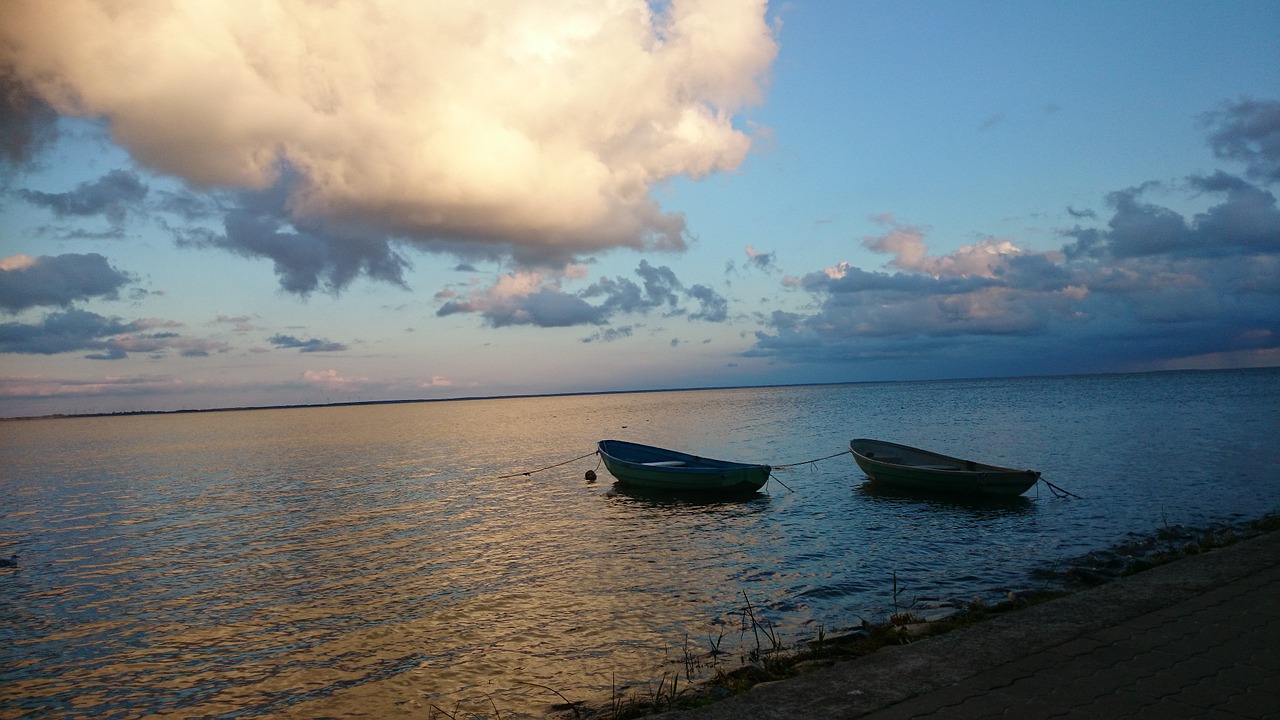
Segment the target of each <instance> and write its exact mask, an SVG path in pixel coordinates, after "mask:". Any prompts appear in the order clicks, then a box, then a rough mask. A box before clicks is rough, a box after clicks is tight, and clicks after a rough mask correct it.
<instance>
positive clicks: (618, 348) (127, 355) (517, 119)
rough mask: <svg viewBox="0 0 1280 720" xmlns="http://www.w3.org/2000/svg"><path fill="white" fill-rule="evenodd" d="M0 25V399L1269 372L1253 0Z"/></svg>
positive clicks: (60, 402) (31, 402)
mask: <svg viewBox="0 0 1280 720" xmlns="http://www.w3.org/2000/svg"><path fill="white" fill-rule="evenodd" d="M103 5H110V4H107V3H98V2H91V1H90V0H80V1H68V2H64V3H57V4H52V3H43V2H25V1H23V0H15V1H13V2H8V3H5V4H4V5H3V6H2V7H0V72H2V73H3V87H4V90H5V92H4V103H5V105H4V122H3V123H2V124H0V132H2V133H3V138H2V140H3V151H4V155H3V158H2V159H0V162H2V163H3V164H2V168H0V169H2V171H3V176H2V177H3V185H2V187H0V193H2V194H0V227H2V228H3V230H0V416H21V415H43V414H50V413H81V412H115V411H131V410H173V409H184V408H209V407H227V406H244V405H275V404H291V403H316V402H339V401H353V400H393V399H417V398H448V397H470V396H487V395H506V394H526V393H530V394H533V393H556V392H592V391H611V390H631V389H652V388H686V387H705V386H723V385H757V384H773V383H797V382H803V383H809V382H848V381H866V380H898V379H904V380H906V379H926V378H953V377H988V376H1008V375H1036V374H1059V373H1092V372H1117V371H1119V372H1124V371H1144V370H1160V369H1171V368H1220V367H1247V366H1272V365H1277V364H1280V210H1278V209H1277V207H1276V199H1275V194H1274V193H1275V189H1276V186H1277V182H1278V181H1280V44H1277V43H1276V42H1275V35H1276V30H1277V29H1278V28H1280V5H1277V4H1276V3H1274V2H1231V3H1202V2H1195V3H1193V2H1123V3H1115V2H1080V3H1050V2H1045V3H1037V2H1016V3H1015V2H823V3H816V2H813V3H810V2H788V3H770V4H767V5H766V4H764V3H752V2H738V1H736V0H716V1H713V0H702V1H697V2H681V1H673V2H669V3H653V4H650V3H646V2H643V1H640V2H633V1H631V0H618V1H617V2H613V3H597V2H576V1H573V2H571V1H568V0H566V1H564V2H559V1H555V2H551V1H549V2H543V3H532V4H531V3H516V2H489V1H486V2H476V3H466V2H461V3H460V2H451V3H438V4H437V3H417V2H397V1H393V0H387V1H386V2H379V3H351V4H328V5H324V6H316V5H309V4H305V3H288V2H279V3H251V4H247V5H244V6H237V5H236V4H235V3H222V2H218V3H213V2H211V3H207V4H205V3H198V2H192V3H186V4H183V5H181V6H179V7H178V9H164V8H160V9H157V8H154V7H150V6H147V8H148V9H144V6H141V5H139V6H131V7H126V8H125V9H123V10H120V9H119V8H117V9H116V10H113V11H111V12H108V11H106V10H104V9H103V7H102V6H103Z"/></svg>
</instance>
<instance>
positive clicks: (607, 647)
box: [0, 369, 1280, 718]
mask: <svg viewBox="0 0 1280 720" xmlns="http://www.w3.org/2000/svg"><path fill="white" fill-rule="evenodd" d="M861 436H869V437H879V438H884V439H891V440H896V441H900V442H904V443H907V444H912V445H922V446H926V447H930V448H934V449H938V450H942V451H952V452H953V454H959V455H964V456H968V457H974V458H976V459H981V460H986V461H990V462H996V463H1004V464H1010V465H1021V466H1030V467H1034V468H1036V469H1039V470H1041V471H1042V472H1043V473H1044V477H1045V478H1046V479H1048V480H1050V481H1052V482H1053V483H1055V484H1057V485H1060V486H1062V487H1064V488H1066V489H1068V490H1071V491H1072V492H1075V493H1077V494H1079V495H1081V496H1083V499H1082V500H1060V499H1057V498H1055V497H1053V496H1052V495H1050V494H1049V493H1048V491H1047V490H1043V489H1040V488H1037V489H1033V490H1031V491H1030V492H1029V493H1028V494H1027V495H1026V496H1024V497H1023V498H1020V499H1018V500H1016V501H1013V502H1003V503H996V504H986V505H972V504H962V503H954V502H941V501H928V500H919V499H910V498H901V497H893V496H884V495H879V494H876V493H873V492H871V491H870V490H869V489H868V488H865V487H864V482H865V478H864V477H863V476H862V475H861V473H860V472H858V471H857V469H856V467H855V466H854V464H853V461H852V459H851V458H850V457H849V456H847V455H845V456H843V457H838V458H834V459H830V460H825V461H822V462H818V463H814V464H810V465H803V466H799V467H796V468H794V469H792V470H789V471H780V472H778V473H777V478H778V479H780V480H781V481H782V483H785V487H784V486H783V485H782V484H781V483H779V482H776V481H771V482H770V484H769V485H768V486H767V488H766V492H765V493H762V494H760V495H759V496H757V497H755V498H754V499H749V500H746V501H738V502H719V503H704V504H698V503H689V502H674V501H669V500H662V499H652V498H644V497H634V496H630V495H626V494H621V493H619V492H617V491H616V490H614V489H613V488H612V486H611V484H610V480H611V479H610V477H609V476H608V474H607V473H606V472H605V471H604V470H603V468H599V473H600V477H601V479H600V482H598V483H596V484H588V483H587V482H586V481H585V480H584V479H583V474H584V473H585V471H586V470H590V469H595V468H597V461H596V459H595V458H594V457H589V458H585V459H581V460H578V461H575V462H572V463H569V464H567V465H565V466H563V467H560V468H556V469H554V470H548V471H545V472H539V473H535V474H532V475H530V476H518V477H514V478H507V479H502V478H500V477H499V476H501V475H505V474H508V473H513V472H520V471H525V470H534V469H538V468H542V467H545V466H548V465H552V464H555V463H559V462H562V461H564V460H568V459H571V458H575V457H577V456H579V455H584V454H587V453H590V452H592V451H593V450H594V444H595V441H596V440H598V439H601V438H604V437H614V438H619V439H627V440H634V441H639V442H645V443H649V444H655V445H665V446H670V447H675V448H680V449H686V450H691V451H696V452H698V453H701V454H704V455H708V456H716V457H724V458H730V459H738V460H743V461H760V462H768V463H771V464H774V465H781V464H787V463H797V462H800V461H805V460H812V459H815V458H820V457H823V456H827V455H831V454H833V453H838V452H841V451H842V450H845V449H847V447H848V446H847V443H848V441H849V439H850V438H851V437H861ZM0 482H2V483H3V493H0V555H3V556H8V555H9V554H10V553H18V554H19V555H20V556H21V567H20V569H18V570H16V571H14V570H0V716H3V717H19V716H28V715H34V716H42V717H94V718H109V717H120V718H124V717H144V716H145V717H156V718H159V717H262V716H265V717H298V718H317V717H410V716H412V717H423V716H426V715H427V714H428V712H429V711H430V707H431V706H432V705H434V706H436V707H438V708H442V709H444V710H447V711H448V712H449V713H456V712H459V711H462V712H464V713H465V712H472V711H473V710H474V711H475V712H477V713H489V714H490V715H491V716H492V710H493V708H494V707H495V706H496V707H497V708H498V709H499V710H500V712H501V716H502V717H515V716H518V715H521V714H526V715H529V716H542V715H546V714H548V713H549V707H550V705H551V704H552V703H555V702H559V701H560V699H559V698H558V697H556V696H555V695H554V694H552V693H550V692H548V691H546V690H545V689H542V688H540V687H537V686H538V685H541V686H546V687H549V688H554V689H555V690H558V691H559V692H560V693H562V694H563V695H565V696H567V697H568V698H570V699H573V700H594V701H601V700H607V699H608V698H609V697H610V693H611V692H612V688H613V687H614V685H615V684H617V685H619V686H621V685H626V684H637V683H638V684H640V685H641V686H643V684H644V683H646V682H650V681H656V680H657V679H658V678H659V677H661V676H662V674H663V673H667V672H674V671H675V670H676V668H677V667H680V668H682V667H683V665H682V663H681V662H680V661H681V659H682V658H683V656H684V653H685V648H686V643H687V645H688V647H689V649H690V651H691V652H692V653H694V654H706V653H707V651H708V650H710V649H711V647H712V646H713V645H717V644H718V645H719V647H720V648H721V649H723V650H734V649H738V650H741V649H742V648H748V647H754V643H755V640H754V639H753V637H752V636H751V633H750V632H747V633H745V635H744V633H743V632H742V621H741V613H742V611H743V609H744V607H745V601H744V597H749V598H750V600H751V602H752V605H753V607H754V609H755V612H756V613H757V615H758V616H762V617H763V618H765V619H767V620H769V621H770V622H773V623H776V625H777V627H778V628H780V629H781V631H782V633H783V635H784V637H786V638H788V639H789V640H795V639H799V638H802V637H809V636H812V635H813V634H814V633H815V632H816V630H817V628H818V627H819V626H821V627H824V628H826V629H827V630H832V629H837V628H842V627H848V626H851V625H853V624H855V623H856V622H857V621H858V618H859V617H866V618H868V619H871V620H881V619H883V617H884V615H886V614H887V613H888V612H889V611H890V609H891V606H892V597H891V592H892V579H893V577H894V575H895V574H896V576H897V579H898V582H899V584H900V585H903V586H906V587H907V588H908V592H907V594H908V595H910V596H912V597H928V598H943V599H951V598H954V599H960V600H967V599H969V598H972V597H974V596H975V595H976V596H983V597H991V598H995V599H998V598H999V597H1000V596H1002V595H1003V594H1004V593H1005V591H1007V590H1008V589H1010V588H1016V587H1027V586H1029V585H1031V584H1033V583H1032V581H1031V580H1030V579H1029V574H1030V572H1031V571H1032V570H1034V569H1036V568H1040V567H1043V566H1046V565H1048V566H1052V565H1053V564H1055V563H1061V562H1063V561H1064V560H1065V559H1067V558H1070V557H1074V556H1078V555H1080V554H1083V553H1085V552H1087V551H1089V550H1093V549H1099V548H1105V547H1108V546H1111V545H1114V544H1116V543H1118V542H1120V541H1122V540H1124V539H1125V538H1126V537H1127V535H1128V533H1131V532H1138V533H1149V532H1152V531H1154V530H1157V529H1159V528H1161V527H1163V526H1164V525H1165V524H1175V523H1181V524H1187V525H1207V524H1214V523H1219V522H1231V521H1238V520H1241V519H1250V518H1255V517H1259V516H1261V515H1264V514H1267V513H1272V512H1276V511H1277V510H1278V509H1280V370H1276V369H1271V370H1254V371H1232V372H1211V373H1162V374H1146V375H1117V376H1096V377H1070V378H1040V379H1016V380H991V381H963V382H932V383H887V384H868V385H845V386H828V387H801V388H771V389H744V390H716V391H697V392H672V393H650V394H630V395H600V396H582V397H563V398H529V399H514V400H484V401H463V402H444V403H422V404H405V405H382V406H367V407H341V408H311V409H298V410H262V411H248V412H223V413H202V414H190V415H165V416H137V417H119V418H72V419H63V420H38V421H25V422H6V423H0ZM788 488H790V489H788ZM724 662H728V663H734V664H736V663H737V662H738V661H737V660H735V659H728V660H725V661H724ZM682 679H683V678H682ZM530 683H532V684H530Z"/></svg>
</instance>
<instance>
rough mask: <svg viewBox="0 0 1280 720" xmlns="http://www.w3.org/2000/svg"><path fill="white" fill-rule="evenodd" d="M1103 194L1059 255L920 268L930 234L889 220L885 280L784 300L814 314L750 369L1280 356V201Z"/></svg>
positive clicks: (974, 370) (982, 368)
mask: <svg viewBox="0 0 1280 720" xmlns="http://www.w3.org/2000/svg"><path fill="white" fill-rule="evenodd" d="M1153 187H1155V186H1154V185H1144V186H1140V187H1138V188H1132V189H1129V190H1124V191H1119V192H1116V193H1112V194H1111V196H1110V197H1109V202H1110V203H1111V205H1112V208H1113V213H1112V216H1111V217H1110V218H1109V219H1108V220H1107V224H1106V227H1105V228H1099V227H1092V228H1082V227H1079V226H1077V227H1076V228H1073V229H1072V230H1070V231H1067V232H1066V233H1064V237H1066V238H1069V239H1070V240H1071V241H1070V242H1068V243H1067V244H1066V245H1065V246H1064V247H1063V249H1062V251H1061V252H1032V251H1027V250H1023V249H1021V248H1019V247H1017V245H1015V244H1014V243H1013V241H1011V240H984V241H981V242H979V243H975V244H973V245H969V246H965V247H962V248H959V249H957V250H955V251H953V252H951V253H948V254H946V255H943V256H932V255H930V254H929V250H928V246H927V244H926V241H925V238H926V233H925V231H923V230H921V229H919V228H918V227H915V226H911V225H907V224H903V223H899V222H897V221H895V220H893V219H892V218H891V217H889V216H881V217H879V218H876V220H877V221H878V222H880V223H881V224H886V225H889V226H890V227H889V230H888V232H886V233H884V234H883V235H879V236H868V237H866V238H864V239H863V241H862V244H863V246H864V247H867V248H869V249H872V250H875V251H877V252H881V253H886V254H890V255H892V259H891V260H890V261H889V262H888V263H887V266H888V267H890V268H893V269H894V270H895V271H894V272H872V271H866V270H862V269H860V268H857V267H854V266H852V265H850V264H849V263H847V262H841V263H838V264H836V265H833V266H831V267H827V268H825V269H822V270H818V271H814V272H811V273H809V274H807V275H805V276H803V277H802V278H800V279H799V280H798V282H797V281H794V280H793V281H792V285H793V286H796V287H799V288H801V289H803V290H804V291H807V292H808V293H810V294H812V296H813V298H814V302H815V303H816V309H815V310H813V311H811V312H802V313H800V312H783V311H776V312H774V313H773V314H772V315H771V316H769V317H768V318H766V319H765V329H764V330H762V331H760V332H758V333H757V335H756V341H755V344H754V346H753V347H752V348H751V349H750V350H748V351H747V353H745V354H746V355H748V356H756V357H770V358H781V359H785V360H787V361H790V362H796V363H828V364H833V365H841V366H847V365H849V364H850V363H854V364H859V365H862V366H874V365H880V366H882V367H881V368H880V369H881V371H885V370H893V371H894V372H895V375H896V376H898V377H903V376H909V375H910V372H911V368H912V367H920V368H924V367H936V366H937V363H942V364H943V365H945V366H948V367H950V368H951V369H950V372H952V373H954V374H956V375H961V376H964V375H968V376H973V375H985V374H993V373H1012V374H1028V373H1051V372H1061V371H1067V370H1070V371H1074V372H1080V371H1088V370H1091V369H1093V370H1104V369H1108V368H1109V369H1115V368H1116V367H1147V368H1151V367H1165V366H1169V363H1174V364H1176V361H1177V359H1178V358H1192V357H1213V358H1216V359H1217V361H1220V362H1223V361H1225V360H1223V358H1226V357H1236V358H1239V359H1242V360H1244V359H1247V358H1257V357H1270V356H1275V355H1276V354H1277V353H1280V214H1278V213H1277V208H1276V200H1275V197H1274V196H1273V195H1272V194H1271V193H1270V192H1268V191H1266V190H1263V189H1262V188H1259V187H1257V186H1255V185H1253V184H1251V183H1249V182H1247V181H1245V180H1242V179H1240V178H1238V177H1235V176H1232V175H1229V174H1227V173H1224V172H1217V173H1214V174H1213V175H1207V176H1191V177H1189V178H1187V181H1186V183H1185V185H1184V187H1185V189H1186V190H1187V191H1188V192H1189V193H1190V194H1192V195H1201V196H1203V195H1213V196H1218V197H1219V198H1220V200H1221V202H1218V203H1217V204H1213V205H1211V206H1209V207H1208V209H1206V210H1204V211H1203V212H1200V213H1196V214H1194V215H1192V216H1190V217H1188V216H1186V215H1184V214H1182V213H1179V212H1177V211H1175V210H1173V209H1171V208H1168V207H1163V206H1159V205H1154V204H1151V203H1147V202H1144V201H1143V200H1142V199H1141V197H1142V194H1143V193H1144V192H1146V191H1147V190H1149V189H1151V188H1153Z"/></svg>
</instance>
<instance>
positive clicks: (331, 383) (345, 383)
mask: <svg viewBox="0 0 1280 720" xmlns="http://www.w3.org/2000/svg"><path fill="white" fill-rule="evenodd" d="M302 379H303V380H306V381H307V382H309V383H315V384H317V385H323V386H325V387H326V388H333V389H342V388H348V387H352V386H355V385H362V384H364V383H367V382H369V378H367V377H363V376H360V377H346V376H344V375H341V374H340V373H339V372H338V371H337V370H307V371H305V372H303V373H302Z"/></svg>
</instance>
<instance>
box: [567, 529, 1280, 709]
mask: <svg viewBox="0 0 1280 720" xmlns="http://www.w3.org/2000/svg"><path fill="white" fill-rule="evenodd" d="M1277 529H1280V514H1269V515H1266V516H1263V517H1262V518H1259V519H1256V520H1250V521H1243V522H1235V523H1226V524H1220V525H1215V526H1211V527H1199V528H1192V527H1187V526H1183V525H1166V526H1164V527H1162V528H1160V529H1158V530H1157V531H1156V532H1154V533H1151V534H1145V535H1144V534H1138V533H1132V534H1131V538H1130V539H1129V540H1126V541H1125V542H1123V543H1121V544H1119V545H1117V546H1115V547H1112V548H1109V549H1106V550H1097V551H1091V552H1089V553H1086V554H1084V555H1081V556H1079V557H1075V558H1070V559H1068V560H1066V561H1064V562H1061V563H1057V564H1055V565H1053V566H1051V567H1046V568H1044V569H1041V570H1038V571H1035V572H1033V573H1032V577H1031V580H1032V581H1033V583H1034V584H1035V585H1036V587H1035V589H1029V590H1016V591H1010V592H1009V594H1008V597H1007V598H1006V599H1005V600H1003V601H1001V602H999V603H995V604H990V605H988V604H986V603H984V602H983V601H981V600H980V599H975V600H973V601H971V602H969V603H965V604H961V603H956V602H947V601H933V602H927V601H926V602H922V603H919V604H916V603H913V604H911V605H909V606H905V607H902V608H900V609H899V610H898V611H897V612H895V613H894V614H892V615H891V616H890V617H889V618H887V619H886V620H885V621H884V622H881V623H876V624H871V623H867V622H866V621H863V623H862V625H861V626H860V627H852V628H846V629H844V630H842V631H840V632H837V633H835V634H832V635H829V636H828V635H827V634H826V633H824V632H823V631H821V630H820V631H819V633H818V634H817V635H816V636H815V637H813V638H811V639H809V640H807V641H804V642H802V643H800V644H799V645H798V646H794V647H790V648H783V647H781V646H779V645H778V644H777V643H770V642H765V643H763V644H758V647H757V649H756V650H754V651H751V652H750V653H748V655H747V656H746V657H744V658H743V659H742V663H741V665H740V666H739V667H736V668H733V669H724V667H723V664H722V663H721V662H720V661H718V660H717V659H715V658H712V659H711V660H712V661H713V662H714V667H715V668H716V669H715V674H714V677H711V678H710V679H705V680H700V681H694V682H692V683H688V684H681V677H682V674H681V672H680V671H679V670H677V671H674V672H667V673H664V674H663V676H662V677H661V679H659V680H656V681H655V682H653V683H651V684H650V686H649V687H647V688H644V689H639V688H631V689H629V690H622V691H620V692H619V693H618V694H617V695H616V696H615V697H614V699H613V700H612V701H611V702H610V703H609V704H608V705H604V706H590V705H587V704H583V703H569V702H566V703H564V704H561V705H557V706H554V707H553V708H552V712H553V717H555V718H574V719H575V720H578V719H588V720H628V719H631V718H642V717H643V718H656V717H660V716H661V717H677V716H683V715H685V714H686V713H685V712H684V711H696V710H697V709H699V708H703V709H708V706H712V705H715V704H717V703H720V702H721V701H724V700H727V699H729V698H735V697H737V696H742V695H744V694H747V695H746V696H747V697H751V693H753V692H758V691H760V690H764V689H765V688H768V687H770V686H776V685H783V684H785V681H787V680H790V679H792V678H797V677H800V676H803V675H806V674H808V673H810V672H813V671H817V670H820V669H823V668H830V667H833V666H837V665H839V664H840V663H843V662H847V661H850V660H854V659H857V658H861V657H865V656H868V655H871V654H873V653H877V652H880V651H882V650H886V649H889V648H894V647H898V646H902V645H909V644H912V643H915V642H917V641H920V640H923V639H925V638H930V637H934V636H940V635H945V634H946V633H949V632H951V631H954V630H957V629H960V628H964V627H968V626H972V625H976V624H980V623H984V622H987V621H988V620H991V619H994V618H997V617H1002V616H1005V615H1007V614H1009V613H1011V612H1015V611H1019V610H1023V609H1026V608H1030V607H1032V606H1036V605H1039V604H1042V603H1044V602H1047V601H1050V600H1054V599H1057V598H1062V597H1065V596H1069V595H1072V594H1074V593H1076V592H1079V591H1083V590H1088V589H1090V588H1096V587H1099V586H1102V585H1106V584H1108V583H1110V582H1111V581H1113V580H1116V579H1118V578H1122V577H1127V576H1130V575H1135V574H1138V573H1142V572H1144V571H1146V570H1149V569H1152V568H1156V567H1160V566H1163V565H1166V564H1168V563H1171V562H1174V561H1177V560H1179V559H1182V558H1187V557H1192V556H1196V555H1200V554H1202V553H1206V552H1209V551H1211V550H1214V549H1217V548H1223V547H1227V546H1230V545H1233V544H1235V543H1238V542H1240V541H1243V540H1247V539H1250V538H1255V537H1258V536H1261V535H1263V534H1266V533H1270V532H1274V531H1275V530H1277ZM752 621H753V622H754V619H752ZM765 637H766V639H768V638H770V637H771V636H770V635H768V634H767V632H766V635H765ZM704 661H705V659H703V658H690V657H686V658H685V659H684V662H685V663H686V664H689V663H702V662H704ZM730 704H731V703H730ZM692 714H694V715H701V714H702V713H697V712H694V713H692Z"/></svg>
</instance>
